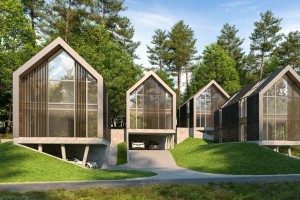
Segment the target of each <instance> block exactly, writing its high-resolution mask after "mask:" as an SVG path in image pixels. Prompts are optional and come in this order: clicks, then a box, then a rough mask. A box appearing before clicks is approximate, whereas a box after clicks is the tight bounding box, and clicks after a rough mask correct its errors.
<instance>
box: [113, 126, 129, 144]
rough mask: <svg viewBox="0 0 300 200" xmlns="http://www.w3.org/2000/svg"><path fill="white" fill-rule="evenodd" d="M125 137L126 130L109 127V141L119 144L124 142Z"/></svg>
mask: <svg viewBox="0 0 300 200" xmlns="http://www.w3.org/2000/svg"><path fill="white" fill-rule="evenodd" d="M126 140H127V139H126V131H125V129H111V143H112V144H119V143H122V142H125V141H126Z"/></svg>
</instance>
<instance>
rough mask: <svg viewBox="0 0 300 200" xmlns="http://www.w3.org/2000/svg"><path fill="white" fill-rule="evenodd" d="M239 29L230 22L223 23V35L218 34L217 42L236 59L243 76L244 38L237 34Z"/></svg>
mask: <svg viewBox="0 0 300 200" xmlns="http://www.w3.org/2000/svg"><path fill="white" fill-rule="evenodd" d="M238 31H239V30H238V29H236V28H235V26H234V25H230V24H228V23H226V24H224V25H223V28H222V30H221V35H220V36H218V40H217V44H218V45H219V46H220V47H222V49H224V50H225V51H226V52H227V53H228V54H229V55H230V56H231V57H232V58H233V59H234V61H235V64H236V66H235V68H236V70H237V71H238V73H239V77H240V78H242V77H241V74H242V73H243V72H242V67H243V61H244V54H245V53H244V52H243V49H242V47H241V46H242V44H243V42H244V39H241V38H239V37H238V36H237V33H238Z"/></svg>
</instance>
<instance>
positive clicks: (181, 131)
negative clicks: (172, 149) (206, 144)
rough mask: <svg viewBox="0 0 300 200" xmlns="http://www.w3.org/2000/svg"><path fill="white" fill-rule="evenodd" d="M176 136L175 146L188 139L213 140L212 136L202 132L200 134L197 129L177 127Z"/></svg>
mask: <svg viewBox="0 0 300 200" xmlns="http://www.w3.org/2000/svg"><path fill="white" fill-rule="evenodd" d="M176 135H177V137H176V142H177V144H179V143H181V142H182V141H184V140H185V139H186V138H188V137H192V138H200V139H205V140H214V136H213V135H209V134H206V133H203V132H201V131H199V130H197V129H194V128H183V127H178V128H177V134H176Z"/></svg>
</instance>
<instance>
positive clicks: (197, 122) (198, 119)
mask: <svg viewBox="0 0 300 200" xmlns="http://www.w3.org/2000/svg"><path fill="white" fill-rule="evenodd" d="M196 127H201V126H200V114H196Z"/></svg>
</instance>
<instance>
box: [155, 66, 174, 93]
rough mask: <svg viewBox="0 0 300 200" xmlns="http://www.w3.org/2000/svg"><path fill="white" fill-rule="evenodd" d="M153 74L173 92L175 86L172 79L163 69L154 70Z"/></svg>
mask: <svg viewBox="0 0 300 200" xmlns="http://www.w3.org/2000/svg"><path fill="white" fill-rule="evenodd" d="M154 72H155V73H156V74H157V75H158V76H159V77H160V78H161V79H162V80H163V81H164V82H165V83H166V84H167V85H168V86H169V87H170V88H171V89H172V90H174V91H175V85H174V82H173V79H172V77H171V76H170V74H168V73H167V72H166V71H164V70H163V69H156V70H154Z"/></svg>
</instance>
